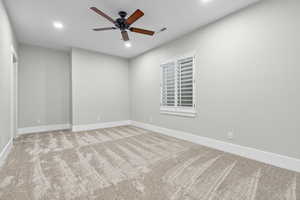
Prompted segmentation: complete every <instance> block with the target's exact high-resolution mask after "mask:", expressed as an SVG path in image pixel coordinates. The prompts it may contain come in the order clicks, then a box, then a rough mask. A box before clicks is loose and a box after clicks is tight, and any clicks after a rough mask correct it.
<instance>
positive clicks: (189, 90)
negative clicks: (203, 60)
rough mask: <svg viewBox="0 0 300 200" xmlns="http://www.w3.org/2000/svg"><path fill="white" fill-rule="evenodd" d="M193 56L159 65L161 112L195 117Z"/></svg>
mask: <svg viewBox="0 0 300 200" xmlns="http://www.w3.org/2000/svg"><path fill="white" fill-rule="evenodd" d="M194 69H195V64H194V56H190V57H185V58H181V59H177V60H174V61H170V62H167V63H164V64H162V65H161V108H160V110H161V112H162V113H165V114H175V115H183V116H190V117H193V116H195V115H196V101H195V79H194V73H195V70H194Z"/></svg>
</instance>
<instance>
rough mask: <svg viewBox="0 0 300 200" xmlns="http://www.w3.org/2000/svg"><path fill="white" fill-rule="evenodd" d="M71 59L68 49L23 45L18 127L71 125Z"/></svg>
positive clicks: (20, 58) (20, 66)
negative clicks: (65, 50)
mask: <svg viewBox="0 0 300 200" xmlns="http://www.w3.org/2000/svg"><path fill="white" fill-rule="evenodd" d="M70 62H71V58H70V54H69V53H68V52H64V51H60V50H52V49H46V48H42V47H37V46H30V45H25V44H21V45H20V48H19V95H18V96H19V101H18V102H19V119H18V123H19V128H24V127H34V126H43V125H56V124H70V122H71V114H70V113H71V63H70Z"/></svg>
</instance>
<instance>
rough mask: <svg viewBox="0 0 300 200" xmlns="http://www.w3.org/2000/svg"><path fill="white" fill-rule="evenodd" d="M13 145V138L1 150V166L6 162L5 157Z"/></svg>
mask: <svg viewBox="0 0 300 200" xmlns="http://www.w3.org/2000/svg"><path fill="white" fill-rule="evenodd" d="M12 145H13V139H10V140H9V142H8V143H7V144H6V145H5V147H4V148H3V150H2V151H1V152H0V167H1V166H2V165H3V164H4V161H5V159H6V158H7V156H8V154H9V152H10V150H11V148H12Z"/></svg>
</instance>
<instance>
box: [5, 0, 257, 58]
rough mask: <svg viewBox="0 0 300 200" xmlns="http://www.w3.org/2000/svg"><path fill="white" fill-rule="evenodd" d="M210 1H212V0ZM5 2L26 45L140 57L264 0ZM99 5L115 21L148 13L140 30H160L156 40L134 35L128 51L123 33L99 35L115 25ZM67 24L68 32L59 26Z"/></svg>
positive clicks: (45, 0)
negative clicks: (57, 25) (126, 15)
mask: <svg viewBox="0 0 300 200" xmlns="http://www.w3.org/2000/svg"><path fill="white" fill-rule="evenodd" d="M206 1H207V0H206ZM208 1H209V2H208V3H203V0H5V3H6V6H7V8H8V12H9V15H10V17H11V18H12V23H13V26H14V28H15V31H16V34H17V38H18V40H19V41H20V42H23V43H29V44H35V45H39V46H45V47H50V48H59V49H69V48H71V47H79V48H84V49H89V50H94V51H98V52H102V53H107V54H111V55H116V56H121V57H127V58H129V57H134V56H136V55H139V54H141V53H143V52H145V51H147V50H149V49H152V48H154V47H157V46H159V45H161V44H163V43H166V42H168V41H170V40H172V39H175V38H177V37H179V36H181V35H184V34H186V33H188V32H190V31H192V30H194V29H196V28H198V27H200V26H202V25H205V24H207V23H209V22H212V21H215V20H217V19H219V18H221V17H224V16H225V15H227V14H230V13H232V12H234V11H237V10H239V9H241V8H243V7H246V6H248V5H249V4H251V3H254V2H256V1H258V0H208ZM91 6H95V7H97V8H99V9H100V10H102V11H104V12H105V13H106V14H108V15H110V16H111V17H112V18H117V17H118V12H119V11H120V10H124V11H126V12H128V13H129V14H131V13H132V12H134V11H135V10H136V9H137V8H139V9H141V10H142V11H144V13H145V15H144V17H142V18H141V19H139V20H138V21H137V22H136V23H134V26H135V27H140V28H146V29H150V30H154V31H158V30H160V29H161V28H163V27H167V28H168V30H167V31H165V32H161V33H159V34H156V35H155V36H154V37H150V36H144V35H140V34H135V33H129V37H130V39H131V43H132V47H131V48H128V49H127V48H125V47H124V44H123V41H122V40H121V34H120V31H119V30H113V31H107V32H94V31H92V30H91V29H92V28H97V27H110V26H112V24H111V23H110V22H109V21H107V20H106V19H104V18H102V17H101V16H97V15H96V14H95V13H93V12H92V11H90V10H89V7H91ZM53 21H61V22H62V23H63V24H64V26H65V27H64V29H63V30H56V29H54V28H53V25H52V23H53Z"/></svg>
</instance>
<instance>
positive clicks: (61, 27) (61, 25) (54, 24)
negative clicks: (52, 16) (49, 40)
mask: <svg viewBox="0 0 300 200" xmlns="http://www.w3.org/2000/svg"><path fill="white" fill-rule="evenodd" d="M53 26H54V28H56V29H63V28H64V25H63V24H62V23H61V22H58V21H55V22H53Z"/></svg>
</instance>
